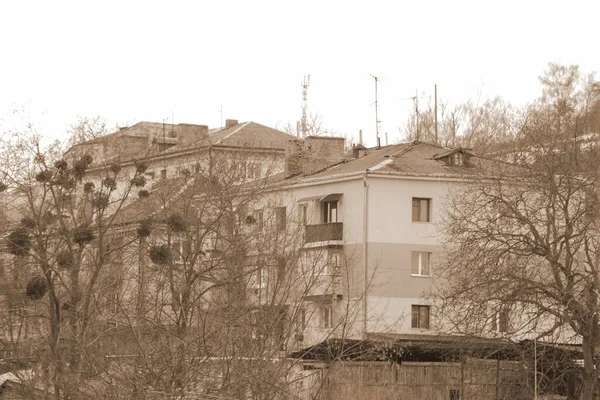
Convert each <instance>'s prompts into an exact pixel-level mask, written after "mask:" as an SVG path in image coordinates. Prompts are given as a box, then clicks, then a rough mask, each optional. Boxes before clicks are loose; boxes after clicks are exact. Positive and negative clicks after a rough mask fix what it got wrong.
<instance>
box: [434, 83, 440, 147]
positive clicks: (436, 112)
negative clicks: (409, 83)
mask: <svg viewBox="0 0 600 400" xmlns="http://www.w3.org/2000/svg"><path fill="white" fill-rule="evenodd" d="M433 96H434V98H435V103H434V104H435V106H434V107H435V111H434V112H435V118H434V124H435V144H439V142H438V140H439V139H438V100H437V83H436V84H435V85H433Z"/></svg>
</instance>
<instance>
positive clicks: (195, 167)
mask: <svg viewBox="0 0 600 400" xmlns="http://www.w3.org/2000/svg"><path fill="white" fill-rule="evenodd" d="M194 173H195V174H199V173H200V163H196V165H194Z"/></svg>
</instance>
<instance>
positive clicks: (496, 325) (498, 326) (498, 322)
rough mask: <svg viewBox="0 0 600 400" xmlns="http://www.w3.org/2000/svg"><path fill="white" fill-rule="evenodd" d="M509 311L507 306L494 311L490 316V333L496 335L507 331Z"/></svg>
mask: <svg viewBox="0 0 600 400" xmlns="http://www.w3.org/2000/svg"><path fill="white" fill-rule="evenodd" d="M509 317H510V309H509V307H508V306H502V307H500V310H496V311H494V313H493V314H492V321H491V322H492V331H493V332H498V333H506V332H508V329H509V325H510V323H509V319H510V318H509Z"/></svg>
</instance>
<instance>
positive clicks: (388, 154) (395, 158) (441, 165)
mask: <svg viewBox="0 0 600 400" xmlns="http://www.w3.org/2000/svg"><path fill="white" fill-rule="evenodd" d="M454 151H455V150H454V149H452V150H451V149H446V148H444V147H441V146H437V145H434V144H430V143H424V142H418V141H415V142H409V143H400V144H394V145H390V146H384V147H380V148H370V149H368V150H367V154H365V155H364V156H362V157H359V158H353V159H350V160H345V161H344V162H342V163H339V164H337V165H334V166H331V167H329V168H326V169H324V170H322V171H319V172H316V173H314V174H312V175H310V177H311V178H326V177H330V176H335V175H341V174H350V173H355V172H363V171H366V170H369V171H388V172H400V173H406V174H423V175H440V174H443V175H464V174H468V173H472V171H473V168H471V167H470V166H469V165H465V166H450V165H447V164H446V163H445V162H443V161H441V160H439V159H436V158H439V157H436V156H439V154H441V153H447V152H449V153H452V152H454ZM473 157H475V156H473ZM478 160H479V159H478Z"/></svg>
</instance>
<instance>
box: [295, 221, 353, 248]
mask: <svg viewBox="0 0 600 400" xmlns="http://www.w3.org/2000/svg"><path fill="white" fill-rule="evenodd" d="M305 228H306V230H305V232H304V243H314V242H327V241H330V240H342V239H343V236H344V225H343V224H342V223H341V222H333V223H329V224H319V225H306V227H305Z"/></svg>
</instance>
